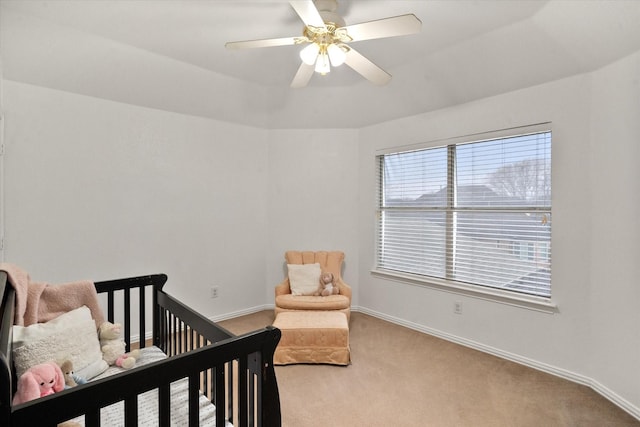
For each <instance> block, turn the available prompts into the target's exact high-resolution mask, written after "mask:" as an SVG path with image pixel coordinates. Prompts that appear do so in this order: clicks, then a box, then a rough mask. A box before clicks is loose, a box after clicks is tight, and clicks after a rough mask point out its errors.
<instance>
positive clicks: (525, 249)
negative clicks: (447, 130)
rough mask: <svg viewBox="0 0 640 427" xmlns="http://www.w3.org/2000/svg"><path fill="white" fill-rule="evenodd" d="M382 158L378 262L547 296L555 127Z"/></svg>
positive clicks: (396, 268)
mask: <svg viewBox="0 0 640 427" xmlns="http://www.w3.org/2000/svg"><path fill="white" fill-rule="evenodd" d="M378 160H379V163H378V166H379V186H378V190H379V192H378V196H379V197H378V200H379V202H378V209H379V215H378V248H377V266H376V267H377V268H378V269H383V270H391V271H397V272H402V273H410V274H416V275H421V276H428V277H436V278H441V279H445V280H450V281H454V282H457V283H465V284H471V285H478V286H486V287H491V288H499V289H503V290H509V291H513V292H518V293H525V294H530V295H537V296H543V297H549V296H550V295H551V265H550V264H551V263H550V261H551V132H549V131H546V132H541V133H531V134H526V135H517V136H510V137H506V138H499V139H491V140H483V141H474V142H465V143H456V144H449V145H446V146H442V147H436V148H428V149H421V150H414V151H405V152H398V153H391V154H384V155H381V156H379V157H378Z"/></svg>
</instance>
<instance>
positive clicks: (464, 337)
mask: <svg viewBox="0 0 640 427" xmlns="http://www.w3.org/2000/svg"><path fill="white" fill-rule="evenodd" d="M639 75H640V74H639V73H638V59H637V57H636V58H635V59H632V60H630V61H628V63H626V64H622V65H620V66H619V67H614V68H613V70H611V71H603V72H601V73H594V75H593V76H591V75H583V76H576V77H572V78H568V79H564V80H561V81H557V82H553V83H550V84H545V85H541V86H537V87H532V88H529V89H524V90H520V91H516V92H512V93H508V94H504V95H499V96H496V97H492V98H487V99H484V100H480V101H477V102H474V103H469V104H464V105H460V106H457V107H454V108H450V109H446V110H440V111H436V112H432V113H428V114H424V115H420V116H416V117H409V118H405V119H402V120H397V121H394V122H388V123H383V124H380V125H377V126H372V127H369V128H365V129H362V130H361V135H360V140H361V143H360V189H359V192H360V199H361V204H360V214H359V217H360V223H361V227H360V261H361V263H360V276H359V278H360V281H359V291H360V294H359V301H360V306H361V307H363V308H365V309H366V310H369V311H370V312H372V313H374V314H377V315H380V316H381V317H386V318H389V319H390V320H394V321H397V322H399V323H403V324H406V325H408V326H411V327H414V328H416V329H421V330H425V331H429V332H432V333H435V334H439V335H442V336H444V337H447V338H450V339H454V340H458V341H460V342H463V343H466V344H469V345H472V346H475V347H478V348H481V349H484V350H487V351H491V352H494V353H495V354H500V355H503V356H505V357H509V358H512V359H514V360H518V361H521V362H524V363H528V364H529V365H531V366H535V367H538V368H541V369H545V370H547V371H551V372H556V373H558V374H560V375H562V376H565V377H568V378H572V379H574V380H577V381H581V382H584V383H587V384H591V385H593V386H594V388H599V389H600V391H601V392H603V393H604V394H608V396H609V397H612V398H613V399H614V400H617V403H618V404H620V405H621V406H625V407H626V409H628V410H630V411H632V412H633V411H635V412H636V415H637V416H640V395H639V394H638V393H639V392H640V381H638V379H639V377H638V375H637V373H638V372H639V371H640V361H639V360H638V350H640V334H638V333H637V327H636V326H637V325H638V324H640V323H638V321H637V320H638V314H637V313H638V309H637V304H638V301H639V298H638V286H637V277H638V267H637V260H638V259H639V255H640V250H639V249H638V245H637V242H638V233H637V230H638V216H637V210H638V208H639V207H640V206H639V203H638V197H637V195H638V182H639V181H638V172H637V166H636V165H635V164H633V163H634V162H635V161H637V159H638V158H639V157H638V156H637V153H638V142H637V141H638V140H640V132H638V128H637V117H640V108H638V105H637V103H638V76H639ZM619 77H623V78H624V79H623V80H624V81H623V84H622V86H621V87H618V88H616V89H615V90H614V91H613V93H610V92H609V89H608V88H609V87H610V86H611V83H612V82H618V80H619V79H618V78H619ZM592 82H593V83H592ZM592 88H593V92H594V94H592V93H591V92H592ZM621 103H623V104H624V105H625V107H629V108H625V112H624V113H623V114H620V115H619V114H615V113H613V112H612V111H616V110H617V108H616V107H617V106H619V105H620V104H621ZM603 112H606V114H605V116H606V118H605V120H603V121H600V120H601V118H600V115H601V114H602V113H603ZM634 120H635V122H634ZM547 121H551V122H552V123H553V148H552V150H553V153H552V162H553V176H552V182H553V196H552V197H553V202H552V203H553V222H552V228H553V240H552V266H553V267H552V268H553V271H552V274H553V277H552V286H553V289H552V294H553V300H554V301H555V302H556V303H557V304H558V307H559V312H558V313H556V314H545V313H541V312H537V311H532V310H529V309H525V308H517V307H513V306H509V305H504V304H501V303H497V302H491V301H487V300H482V299H476V298H472V297H466V296H462V295H457V294H453V293H449V292H444V291H440V290H436V289H432V288H428V287H422V286H416V285H410V284H406V283H402V282H398V281H390V280H385V279H382V278H379V277H374V276H372V275H371V274H370V273H369V270H370V269H371V268H372V266H373V259H374V256H375V252H374V250H375V248H374V236H375V229H374V224H375V221H374V215H373V210H374V208H375V198H374V195H375V176H374V167H375V163H374V157H375V155H376V150H380V149H383V148H388V147H394V146H399V145H405V144H412V143H419V142H425V141H432V140H438V139H442V138H450V137H456V136H463V135H467V134H473V133H477V132H486V131H489V130H498V129H504V128H510V127H514V126H521V125H527V124H535V123H541V122H547ZM594 123H597V125H593V124H594ZM619 127H624V130H619V129H618V128H619ZM612 133H613V136H614V138H615V137H619V138H618V139H617V140H615V141H610V139H611V138H610V136H611V134H612ZM609 147H610V148H612V149H613V150H612V151H609V150H608V149H607V148H609ZM634 154H636V155H635V156H634ZM625 156H628V157H625ZM631 159H634V160H633V161H632V160H631ZM603 175H607V176H608V177H607V178H606V179H604V180H600V178H601V177H602V176H603ZM596 183H597V184H596ZM620 184H622V185H620ZM615 185H619V186H618V189H616V188H615ZM620 199H623V201H622V202H619V200H620ZM616 204H617V206H619V207H620V211H622V212H618V213H617V214H616V215H615V216H614V217H612V216H611V215H608V213H610V211H611V210H613V209H615V208H614V206H616ZM596 223H597V224H598V225H597V226H596V225H595V224H596ZM629 223H630V224H632V225H631V227H630V229H629V228H627V224H629ZM614 224H615V225H614ZM629 232H631V234H628V233H629ZM625 237H626V238H625ZM612 247H616V248H619V250H615V252H613V253H611V252H609V250H610V249H611V248H612ZM618 255H620V257H618ZM633 260H635V261H633ZM616 267H620V269H621V272H620V273H618V274H616V273H614V270H615V268H616ZM617 277H622V278H623V281H622V283H617V284H615V285H613V286H611V281H612V280H614V278H617ZM612 289H614V290H615V294H613V295H611V294H609V292H610V290H612ZM603 294H607V295H608V296H606V297H604V296H603ZM614 295H615V296H614ZM454 301H462V302H463V310H464V312H463V314H462V315H456V314H454V313H453V305H454ZM603 303H604V304H603ZM604 319H606V320H604ZM631 325H636V326H631ZM592 327H593V330H592ZM605 337H606V338H605ZM601 347H604V348H601ZM613 355H615V356H614V357H611V356H613ZM612 361H615V362H614V363H612ZM595 382H599V384H601V385H603V387H601V386H600V385H599V384H594V383H595Z"/></svg>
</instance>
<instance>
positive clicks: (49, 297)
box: [0, 263, 104, 327]
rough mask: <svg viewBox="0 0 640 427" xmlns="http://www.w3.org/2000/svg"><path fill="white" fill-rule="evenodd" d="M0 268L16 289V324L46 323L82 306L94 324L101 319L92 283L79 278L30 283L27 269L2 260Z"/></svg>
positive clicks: (98, 324) (101, 314)
mask: <svg viewBox="0 0 640 427" xmlns="http://www.w3.org/2000/svg"><path fill="white" fill-rule="evenodd" d="M0 270H3V271H6V272H7V276H8V277H9V283H11V285H12V286H13V287H14V288H15V290H16V314H15V318H14V322H13V323H14V324H15V325H20V326H29V325H32V324H34V323H43V322H47V321H49V320H51V319H55V318H56V317H58V316H60V315H61V314H64V313H66V312H68V311H71V310H74V309H76V308H79V307H82V306H83V305H86V306H87V307H88V308H89V310H91V317H93V320H95V322H96V327H98V326H100V325H101V324H102V323H103V322H104V314H103V313H102V309H101V308H100V304H99V302H98V294H97V292H96V288H95V285H94V283H93V282H91V281H81V282H73V283H66V284H61V285H55V286H54V285H49V284H48V283H36V282H32V281H31V278H30V277H29V274H28V273H27V272H25V271H23V270H22V269H21V268H20V267H18V266H16V265H13V264H9V263H2V264H0Z"/></svg>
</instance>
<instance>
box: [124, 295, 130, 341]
mask: <svg viewBox="0 0 640 427" xmlns="http://www.w3.org/2000/svg"><path fill="white" fill-rule="evenodd" d="M124 307H125V309H124V342H125V344H126V348H125V351H127V352H128V351H131V289H128V288H127V289H125V290H124Z"/></svg>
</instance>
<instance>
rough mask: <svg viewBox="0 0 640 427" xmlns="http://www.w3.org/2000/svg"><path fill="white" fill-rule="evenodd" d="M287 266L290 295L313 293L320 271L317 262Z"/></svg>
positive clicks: (318, 282)
mask: <svg viewBox="0 0 640 427" xmlns="http://www.w3.org/2000/svg"><path fill="white" fill-rule="evenodd" d="M287 268H288V270H289V284H290V286H291V294H292V295H313V294H314V293H316V292H317V291H318V287H319V284H320V274H321V273H322V271H321V269H320V264H319V263H317V262H316V263H314V264H287Z"/></svg>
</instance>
